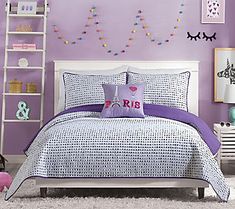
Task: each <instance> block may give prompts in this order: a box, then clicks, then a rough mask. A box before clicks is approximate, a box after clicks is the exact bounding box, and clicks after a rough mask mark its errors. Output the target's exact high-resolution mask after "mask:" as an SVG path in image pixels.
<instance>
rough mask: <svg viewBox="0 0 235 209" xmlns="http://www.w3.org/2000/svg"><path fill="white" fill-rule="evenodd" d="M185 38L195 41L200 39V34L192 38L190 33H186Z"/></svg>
mask: <svg viewBox="0 0 235 209" xmlns="http://www.w3.org/2000/svg"><path fill="white" fill-rule="evenodd" d="M187 35H188V36H187V38H188V39H190V40H191V41H193V40H194V41H197V40H198V39H201V32H198V33H197V35H195V36H193V35H191V34H190V32H187Z"/></svg>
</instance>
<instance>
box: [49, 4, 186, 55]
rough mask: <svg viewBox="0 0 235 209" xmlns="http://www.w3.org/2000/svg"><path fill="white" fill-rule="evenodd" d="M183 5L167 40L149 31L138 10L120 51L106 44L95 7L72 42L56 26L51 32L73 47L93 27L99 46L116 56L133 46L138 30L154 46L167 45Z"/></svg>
mask: <svg viewBox="0 0 235 209" xmlns="http://www.w3.org/2000/svg"><path fill="white" fill-rule="evenodd" d="M184 6H185V5H184V3H180V9H179V11H178V12H177V14H178V15H177V18H176V20H175V21H176V22H175V24H174V26H173V28H172V31H171V33H170V34H169V36H168V37H167V38H159V36H158V35H154V34H153V33H152V32H151V31H150V26H149V25H148V24H147V22H146V20H145V17H144V15H143V11H142V10H138V12H137V14H136V17H135V22H134V23H133V28H132V29H131V31H130V36H129V37H128V38H127V42H126V43H125V44H124V47H122V49H121V50H118V51H115V50H113V49H112V48H111V44H110V43H108V41H107V36H105V33H104V30H103V29H102V28H101V21H100V20H99V15H98V14H97V12H96V7H92V8H91V9H90V15H89V16H88V18H87V22H86V24H85V25H84V29H83V31H82V32H81V33H80V35H79V36H77V37H76V39H74V40H68V39H66V38H65V36H64V35H63V34H62V33H61V32H60V29H59V27H58V26H57V25H53V30H54V32H55V33H56V34H57V38H58V39H59V40H61V41H62V42H63V43H64V44H65V45H66V46H69V45H75V44H77V43H78V42H79V41H83V40H85V36H86V35H87V34H88V28H90V27H93V26H94V27H95V31H96V33H97V34H98V40H99V42H100V44H101V46H102V47H103V48H104V49H105V50H106V53H108V54H110V55H113V56H118V55H121V54H123V53H126V52H127V50H128V48H130V47H131V46H132V45H133V42H134V41H135V34H136V33H137V32H138V30H140V29H141V30H143V31H144V33H145V37H146V38H147V39H149V41H150V42H151V43H153V44H155V45H156V46H160V45H163V44H166V43H169V42H170V40H172V38H173V37H174V36H175V35H176V32H177V30H178V29H179V25H180V24H181V22H182V19H181V17H182V15H183V8H184Z"/></svg>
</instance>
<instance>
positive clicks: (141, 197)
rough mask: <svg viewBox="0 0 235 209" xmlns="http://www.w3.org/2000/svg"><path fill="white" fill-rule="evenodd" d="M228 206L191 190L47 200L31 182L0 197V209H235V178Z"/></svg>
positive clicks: (71, 192) (58, 193) (54, 193)
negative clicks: (5, 198)
mask: <svg viewBox="0 0 235 209" xmlns="http://www.w3.org/2000/svg"><path fill="white" fill-rule="evenodd" d="M227 182H228V184H229V185H230V186H231V194H230V199H229V202H228V203H221V202H219V201H218V199H217V198H216V196H215V193H214V192H213V191H212V189H211V188H209V189H207V190H206V194H205V198H204V199H203V200H198V198H197V191H196V190H193V189H134V190H133V189H82V190H81V189H80V190H79V189H49V191H48V197H47V198H41V197H39V189H38V188H37V187H36V186H35V184H34V181H33V180H28V181H26V182H25V183H24V184H23V186H22V187H21V188H20V190H19V191H18V192H17V193H16V194H15V196H13V198H12V199H10V200H9V201H5V200H4V195H5V194H4V193H0V209H36V208H40V209H59V208H65V209H76V208H78V209H188V208H199V209H234V208H235V177H234V176H233V177H229V178H227Z"/></svg>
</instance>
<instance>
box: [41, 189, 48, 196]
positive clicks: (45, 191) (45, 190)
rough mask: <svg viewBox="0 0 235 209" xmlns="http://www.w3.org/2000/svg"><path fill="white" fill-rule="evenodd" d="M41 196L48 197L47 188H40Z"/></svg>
mask: <svg viewBox="0 0 235 209" xmlns="http://www.w3.org/2000/svg"><path fill="white" fill-rule="evenodd" d="M40 196H41V197H43V198H46V197H47V188H40Z"/></svg>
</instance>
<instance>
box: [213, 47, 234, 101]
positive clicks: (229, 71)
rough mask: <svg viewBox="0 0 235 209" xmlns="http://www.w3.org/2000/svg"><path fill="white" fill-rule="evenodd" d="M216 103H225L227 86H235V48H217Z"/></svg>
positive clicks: (215, 65)
mask: <svg viewBox="0 0 235 209" xmlns="http://www.w3.org/2000/svg"><path fill="white" fill-rule="evenodd" d="M214 53H215V62H214V101H215V102H223V99H224V91H225V86H226V85H227V84H234V85H235V48H215V52H214Z"/></svg>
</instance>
